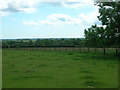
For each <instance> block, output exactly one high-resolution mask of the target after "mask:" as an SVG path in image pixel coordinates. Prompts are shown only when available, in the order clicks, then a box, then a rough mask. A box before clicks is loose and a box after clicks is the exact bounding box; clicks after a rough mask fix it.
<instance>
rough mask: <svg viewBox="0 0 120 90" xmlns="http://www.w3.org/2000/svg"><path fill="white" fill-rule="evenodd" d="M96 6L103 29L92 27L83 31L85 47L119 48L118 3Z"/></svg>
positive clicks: (119, 8) (119, 3)
mask: <svg viewBox="0 0 120 90" xmlns="http://www.w3.org/2000/svg"><path fill="white" fill-rule="evenodd" d="M98 1H99V0H98ZM98 6H99V7H100V8H99V13H100V16H98V19H99V20H100V21H101V22H102V25H103V26H104V27H103V26H101V27H98V26H97V25H92V26H91V27H90V28H88V29H85V38H86V44H87V46H88V47H120V22H119V20H120V2H118V3H117V2H104V3H98Z"/></svg>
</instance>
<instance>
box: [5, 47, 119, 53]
mask: <svg viewBox="0 0 120 90" xmlns="http://www.w3.org/2000/svg"><path fill="white" fill-rule="evenodd" d="M4 49H8V48H4ZM9 49H14V50H41V51H66V52H69V51H72V52H76V51H77V52H80V53H82V52H85V53H94V54H96V53H103V54H104V55H106V54H109V53H112V54H116V55H120V48H80V47H36V48H35V47H32V48H30V47H28V48H9Z"/></svg>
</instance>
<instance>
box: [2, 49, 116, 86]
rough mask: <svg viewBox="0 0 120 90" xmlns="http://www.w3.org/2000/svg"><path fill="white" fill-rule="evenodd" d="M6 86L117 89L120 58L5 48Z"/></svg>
mask: <svg viewBox="0 0 120 90" xmlns="http://www.w3.org/2000/svg"><path fill="white" fill-rule="evenodd" d="M2 54H3V88H115V87H118V58H117V57H116V56H114V55H103V54H85V53H82V54H81V53H79V52H63V51H62V52H59V51H39V50H3V53H2Z"/></svg>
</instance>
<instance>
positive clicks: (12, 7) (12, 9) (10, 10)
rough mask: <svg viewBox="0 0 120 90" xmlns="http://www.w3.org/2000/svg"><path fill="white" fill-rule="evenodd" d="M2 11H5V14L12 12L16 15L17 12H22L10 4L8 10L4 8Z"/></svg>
mask: <svg viewBox="0 0 120 90" xmlns="http://www.w3.org/2000/svg"><path fill="white" fill-rule="evenodd" d="M0 11H3V12H11V13H16V12H20V10H19V9H18V8H16V7H14V6H13V5H11V4H8V7H7V8H2V9H0Z"/></svg>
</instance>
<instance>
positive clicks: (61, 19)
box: [57, 18, 69, 22]
mask: <svg viewBox="0 0 120 90" xmlns="http://www.w3.org/2000/svg"><path fill="white" fill-rule="evenodd" d="M57 19H58V20H59V21H62V22H66V21H69V20H68V19H66V18H57Z"/></svg>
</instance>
